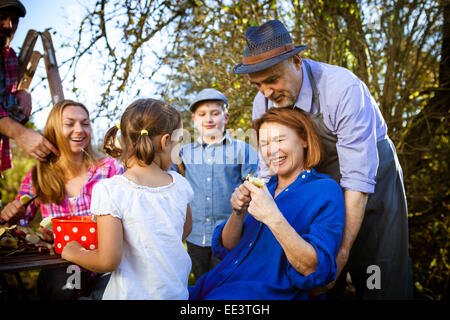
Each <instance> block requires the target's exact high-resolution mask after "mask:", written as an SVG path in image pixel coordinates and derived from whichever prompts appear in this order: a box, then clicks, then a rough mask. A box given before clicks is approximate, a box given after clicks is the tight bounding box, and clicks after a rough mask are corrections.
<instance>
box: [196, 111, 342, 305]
mask: <svg viewBox="0 0 450 320" xmlns="http://www.w3.org/2000/svg"><path fill="white" fill-rule="evenodd" d="M253 127H254V129H255V130H256V133H257V139H258V148H259V151H260V152H261V155H262V159H263V160H264V161H265V162H266V164H267V165H268V167H269V168H270V170H271V171H272V172H273V173H274V174H275V175H274V176H272V178H271V179H270V180H269V182H268V183H267V185H265V186H263V187H262V188H258V187H256V186H254V185H253V184H252V183H250V182H248V181H245V182H244V183H243V184H242V185H241V186H239V188H237V189H236V190H235V192H234V193H233V195H232V197H231V200H230V203H231V206H232V208H233V212H232V214H231V216H230V217H229V219H228V220H227V221H225V222H224V223H222V224H221V225H219V226H218V227H217V228H216V229H215V231H214V234H213V239H212V249H213V253H214V254H215V255H216V257H218V258H219V259H221V260H222V262H221V263H220V264H219V265H218V266H217V267H216V268H215V269H213V270H211V271H210V272H208V273H206V274H205V275H203V276H202V277H201V278H200V279H199V280H198V282H197V284H196V285H195V286H194V287H190V288H189V291H190V295H189V298H190V299H214V300H218V299H242V300H243V299H252V300H258V299H308V298H309V297H308V291H309V290H311V289H313V288H317V287H323V286H325V285H327V284H328V283H329V282H331V281H333V280H334V278H335V276H336V261H335V256H336V254H337V252H338V249H339V245H340V242H341V238H342V230H343V226H344V216H345V211H344V199H343V193H342V190H341V188H340V187H339V185H338V184H337V183H336V182H335V181H334V180H332V179H331V178H330V177H329V176H327V175H324V174H320V173H317V172H316V171H315V170H314V169H313V167H314V166H315V165H317V164H318V163H319V161H320V159H321V157H323V154H322V151H321V147H320V140H319V135H318V133H317V132H316V130H317V129H316V127H315V125H314V123H313V122H312V121H311V120H310V119H309V117H308V116H307V115H305V114H304V113H303V112H302V111H301V110H299V109H297V108H296V109H290V108H272V109H270V110H269V111H267V112H266V113H265V114H264V115H263V116H262V117H261V118H259V119H258V120H256V121H255V122H254V123H253ZM247 212H248V213H250V214H247Z"/></svg>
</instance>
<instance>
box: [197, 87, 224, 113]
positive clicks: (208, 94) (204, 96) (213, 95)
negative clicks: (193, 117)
mask: <svg viewBox="0 0 450 320" xmlns="http://www.w3.org/2000/svg"><path fill="white" fill-rule="evenodd" d="M209 100H217V101H223V102H225V107H226V108H227V110H228V100H227V98H226V97H225V95H224V94H223V93H222V92H220V91H217V90H216V89H213V88H208V89H203V90H202V91H200V92H199V93H198V94H197V96H196V97H195V98H194V100H193V101H192V103H191V105H190V106H189V109H190V110H191V112H194V111H195V106H196V104H197V103H199V102H202V101H209Z"/></svg>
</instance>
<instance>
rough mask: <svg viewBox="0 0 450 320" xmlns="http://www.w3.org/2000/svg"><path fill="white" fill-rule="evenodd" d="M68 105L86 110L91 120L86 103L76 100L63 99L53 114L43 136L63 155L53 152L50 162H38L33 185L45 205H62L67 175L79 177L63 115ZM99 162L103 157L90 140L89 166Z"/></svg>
mask: <svg viewBox="0 0 450 320" xmlns="http://www.w3.org/2000/svg"><path fill="white" fill-rule="evenodd" d="M68 106H71V107H80V108H82V109H83V110H84V111H86V113H87V115H88V117H89V111H88V109H87V108H86V107H85V106H84V105H83V104H81V103H79V102H75V101H72V100H62V101H60V102H58V103H56V104H55V105H54V107H53V108H52V110H51V111H50V114H49V115H48V118H47V123H46V124H45V128H44V134H43V135H44V137H45V138H46V139H47V140H48V141H49V142H50V143H51V144H53V145H54V146H55V147H56V148H57V149H58V150H59V152H60V156H56V155H55V154H53V153H50V155H49V156H48V158H47V161H46V162H38V163H37V165H36V167H35V168H34V169H33V171H32V176H31V177H32V182H33V186H34V188H35V192H36V195H37V196H38V200H39V202H41V203H47V202H53V203H56V204H61V203H62V201H63V200H64V197H65V184H66V182H67V173H71V174H73V175H76V172H75V171H74V170H75V169H73V168H72V166H71V163H70V159H71V157H70V156H71V154H72V152H71V150H70V146H69V143H68V141H67V139H66V138H65V137H64V134H63V131H62V127H63V124H62V115H63V111H64V109H65V108H66V107H68ZM99 159H100V156H99V155H98V154H97V153H96V152H95V151H94V149H93V148H92V145H91V141H89V143H88V145H87V147H86V148H85V149H84V153H83V161H84V162H85V164H86V165H87V166H92V165H97V163H98V160H99Z"/></svg>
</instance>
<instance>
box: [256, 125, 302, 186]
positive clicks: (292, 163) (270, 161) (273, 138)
mask: <svg viewBox="0 0 450 320" xmlns="http://www.w3.org/2000/svg"><path fill="white" fill-rule="evenodd" d="M258 142H259V149H260V152H261V155H262V157H263V160H264V162H265V163H266V164H267V166H268V167H269V169H270V170H271V171H272V172H274V173H275V174H277V175H278V177H279V178H280V179H283V180H291V179H295V178H297V176H298V175H299V174H300V173H301V172H302V171H303V170H304V157H305V150H304V149H305V148H306V147H307V144H306V142H305V141H303V140H302V139H301V138H300V137H299V136H298V135H297V133H296V132H295V130H293V129H291V128H289V127H286V126H284V125H282V124H279V123H276V122H265V123H263V124H262V125H261V127H260V129H259V141H258Z"/></svg>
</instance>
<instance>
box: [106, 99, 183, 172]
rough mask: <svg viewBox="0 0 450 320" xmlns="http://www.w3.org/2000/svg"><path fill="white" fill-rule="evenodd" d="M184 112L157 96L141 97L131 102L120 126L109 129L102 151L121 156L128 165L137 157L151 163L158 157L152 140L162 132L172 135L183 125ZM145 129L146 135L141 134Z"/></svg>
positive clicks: (138, 159)
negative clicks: (154, 97)
mask: <svg viewBox="0 0 450 320" xmlns="http://www.w3.org/2000/svg"><path fill="white" fill-rule="evenodd" d="M181 121H182V119H181V114H180V113H179V112H178V111H177V110H176V109H175V108H174V107H172V106H171V105H169V104H167V103H165V102H163V101H160V100H156V99H139V100H136V101H134V102H133V103H131V104H130V105H129V106H128V107H127V109H126V110H125V112H124V113H123V115H122V119H121V120H120V142H119V141H118V140H117V133H118V131H119V127H118V126H114V127H112V128H110V129H109V130H108V131H107V132H106V134H105V139H104V142H103V150H104V151H105V152H106V153H107V154H108V155H110V156H111V157H113V158H119V159H120V160H121V161H122V163H123V165H124V166H125V168H128V165H127V164H128V160H130V159H131V158H134V159H136V160H137V161H138V163H139V164H146V165H149V164H151V163H152V161H153V159H154V156H155V151H156V150H155V147H154V145H153V142H152V139H153V138H154V137H155V136H157V135H161V134H172V133H173V132H174V131H175V130H176V129H179V128H181V123H182V122H181ZM143 130H145V132H146V134H142V131H143Z"/></svg>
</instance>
